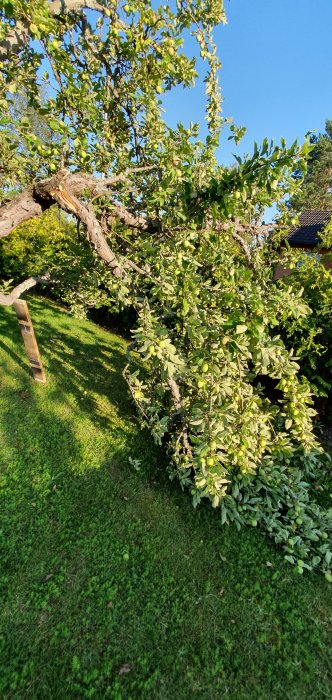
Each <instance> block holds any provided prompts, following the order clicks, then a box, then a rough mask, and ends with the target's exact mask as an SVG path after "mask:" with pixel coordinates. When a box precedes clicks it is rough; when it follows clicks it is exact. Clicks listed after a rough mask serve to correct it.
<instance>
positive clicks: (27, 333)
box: [13, 299, 46, 384]
mask: <svg viewBox="0 0 332 700" xmlns="http://www.w3.org/2000/svg"><path fill="white" fill-rule="evenodd" d="M13 306H14V309H15V311H16V315H17V318H18V323H19V326H20V329H21V333H22V337H23V341H24V346H25V350H26V353H27V356H28V358H29V362H30V366H31V369H32V374H33V376H34V379H35V381H36V382H42V383H43V384H45V383H46V375H45V371H44V367H43V363H42V360H41V357H40V352H39V348H38V344H37V340H36V336H35V332H34V330H33V325H32V321H31V318H30V314H29V309H28V304H27V302H26V301H24V300H23V299H17V300H16V301H14V304H13Z"/></svg>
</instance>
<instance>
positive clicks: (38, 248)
mask: <svg viewBox="0 0 332 700" xmlns="http://www.w3.org/2000/svg"><path fill="white" fill-rule="evenodd" d="M45 274H46V275H47V276H48V277H49V278H50V283H49V284H47V287H46V289H47V290H48V291H49V292H50V293H51V295H52V296H53V297H55V298H56V299H59V300H61V301H62V302H64V303H65V304H68V306H69V308H70V310H71V311H72V312H73V313H75V315H76V316H77V317H79V318H84V317H85V316H86V312H87V310H88V309H89V308H98V307H100V306H103V305H106V306H107V305H108V304H109V303H110V302H109V292H108V291H107V285H108V284H109V276H110V275H109V273H108V271H107V269H106V268H105V266H104V265H103V264H102V263H101V261H100V259H99V258H98V257H97V256H96V255H95V253H94V251H93V250H92V249H91V246H90V245H89V244H88V242H87V241H86V239H85V235H84V233H83V234H80V233H79V232H78V231H77V226H76V223H74V222H73V221H71V220H69V219H68V217H66V216H65V215H64V214H63V213H62V212H61V211H60V210H58V209H57V208H56V207H52V208H51V209H48V210H47V211H45V212H44V213H43V214H42V215H41V216H39V217H38V218H37V219H31V220H30V221H28V222H27V223H25V224H23V225H22V226H19V227H18V228H17V229H15V230H14V231H13V232H12V233H11V235H10V236H8V237H7V238H4V239H2V240H1V241H0V278H2V279H3V280H7V281H8V280H11V281H12V282H13V284H14V283H18V282H20V281H22V280H23V279H25V278H27V277H30V276H41V275H45Z"/></svg>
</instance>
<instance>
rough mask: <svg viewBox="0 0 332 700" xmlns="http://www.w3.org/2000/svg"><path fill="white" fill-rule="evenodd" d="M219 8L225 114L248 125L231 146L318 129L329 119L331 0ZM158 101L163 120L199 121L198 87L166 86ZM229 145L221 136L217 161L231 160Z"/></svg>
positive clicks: (237, 1) (274, 0)
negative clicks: (162, 104) (163, 111)
mask: <svg viewBox="0 0 332 700" xmlns="http://www.w3.org/2000/svg"><path fill="white" fill-rule="evenodd" d="M225 8H226V13H227V17H228V24H227V25H226V26H221V27H219V28H217V30H216V31H215V39H216V42H217V45H218V54H219V57H220V59H221V61H222V64H223V66H222V70H221V73H220V83H221V87H222V93H223V99H224V103H223V109H224V115H225V116H231V117H233V118H234V120H235V122H236V123H237V124H238V125H244V126H246V127H247V133H246V136H245V137H244V139H243V140H242V141H241V144H240V145H239V147H238V151H237V152H238V153H244V152H251V151H252V146H253V142H254V141H255V140H256V141H257V142H258V143H259V142H260V141H262V139H263V138H264V137H265V136H267V137H268V138H274V139H276V140H277V141H278V140H279V139H280V137H282V136H284V137H285V138H286V140H287V142H292V141H294V139H295V138H296V137H298V138H299V139H300V140H301V139H302V138H303V136H304V134H305V133H306V132H307V131H311V130H314V129H316V130H317V131H318V132H319V131H323V130H324V123H325V119H326V118H327V117H331V118H332V89H331V88H332V85H331V78H332V35H331V30H332V0H225ZM189 48H190V49H191V51H192V50H193V48H194V44H192V43H191V42H190V46H188V49H189ZM199 72H201V67H200V64H199ZM165 107H166V109H167V112H166V121H167V122H168V123H171V124H175V123H176V122H177V121H180V120H181V121H183V122H184V123H188V122H189V121H190V120H192V121H198V122H199V123H200V124H203V123H204V99H203V94H202V86H201V85H198V86H197V88H196V89H195V90H193V91H188V90H187V91H183V90H182V89H179V90H176V92H172V93H171V94H170V95H169V96H167V97H166V99H165ZM202 133H204V127H203V132H202ZM234 148H235V146H234V142H233V141H231V142H229V141H227V137H226V134H225V137H224V138H223V139H222V144H221V148H220V149H219V153H218V159H219V162H220V163H225V164H227V163H230V162H232V161H233V158H232V152H234Z"/></svg>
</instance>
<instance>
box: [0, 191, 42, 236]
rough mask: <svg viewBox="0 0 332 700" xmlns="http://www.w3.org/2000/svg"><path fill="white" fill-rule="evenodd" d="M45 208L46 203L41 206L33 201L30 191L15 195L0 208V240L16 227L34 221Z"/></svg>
mask: <svg viewBox="0 0 332 700" xmlns="http://www.w3.org/2000/svg"><path fill="white" fill-rule="evenodd" d="M48 206H50V204H49V205H48ZM47 208H48V207H47V206H46V203H45V206H42V204H41V202H40V201H37V200H36V199H35V197H34V194H33V191H32V190H25V191H24V192H22V194H19V195H17V196H16V197H14V198H13V199H12V200H11V201H10V202H8V203H7V204H4V205H3V206H2V207H0V238H3V237H4V236H8V234H9V233H11V231H13V229H15V228H16V227H17V226H20V225H21V224H24V222H25V221H29V219H34V218H35V217H37V216H39V215H40V214H41V213H42V212H43V211H44V209H47Z"/></svg>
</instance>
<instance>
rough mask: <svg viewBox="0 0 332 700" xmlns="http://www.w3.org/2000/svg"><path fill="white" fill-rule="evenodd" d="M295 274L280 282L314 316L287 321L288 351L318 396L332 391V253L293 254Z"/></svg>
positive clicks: (325, 241)
mask: <svg viewBox="0 0 332 700" xmlns="http://www.w3.org/2000/svg"><path fill="white" fill-rule="evenodd" d="M331 233H332V227H331V225H330V226H328V227H327V229H326V232H325V235H324V238H323V244H322V245H323V246H326V247H331V243H332V240H331V239H332V235H331ZM290 255H291V259H292V261H293V262H292V263H291V264H292V267H293V266H294V265H295V267H294V269H293V270H292V274H291V275H290V276H289V277H284V278H283V279H282V280H280V281H279V282H278V284H279V285H282V286H286V287H288V288H290V289H292V290H293V291H294V293H298V294H299V295H301V298H302V300H303V302H304V303H305V304H306V305H307V306H308V307H309V309H310V313H308V314H306V315H305V316H301V317H300V318H294V317H293V318H288V319H285V320H284V323H283V327H282V334H283V338H284V340H285V343H286V345H287V347H288V348H294V351H295V354H296V355H297V357H298V358H299V363H300V373H301V375H303V376H305V377H307V379H308V380H309V383H310V387H311V390H312V391H313V393H314V394H315V395H316V396H319V397H328V396H329V394H330V393H331V390H332V352H331V347H332V270H331V269H326V268H325V263H326V262H327V261H332V253H328V254H325V255H320V254H319V250H317V252H316V253H314V254H309V255H308V254H307V253H306V252H305V251H297V252H296V251H292V252H291V253H290Z"/></svg>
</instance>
